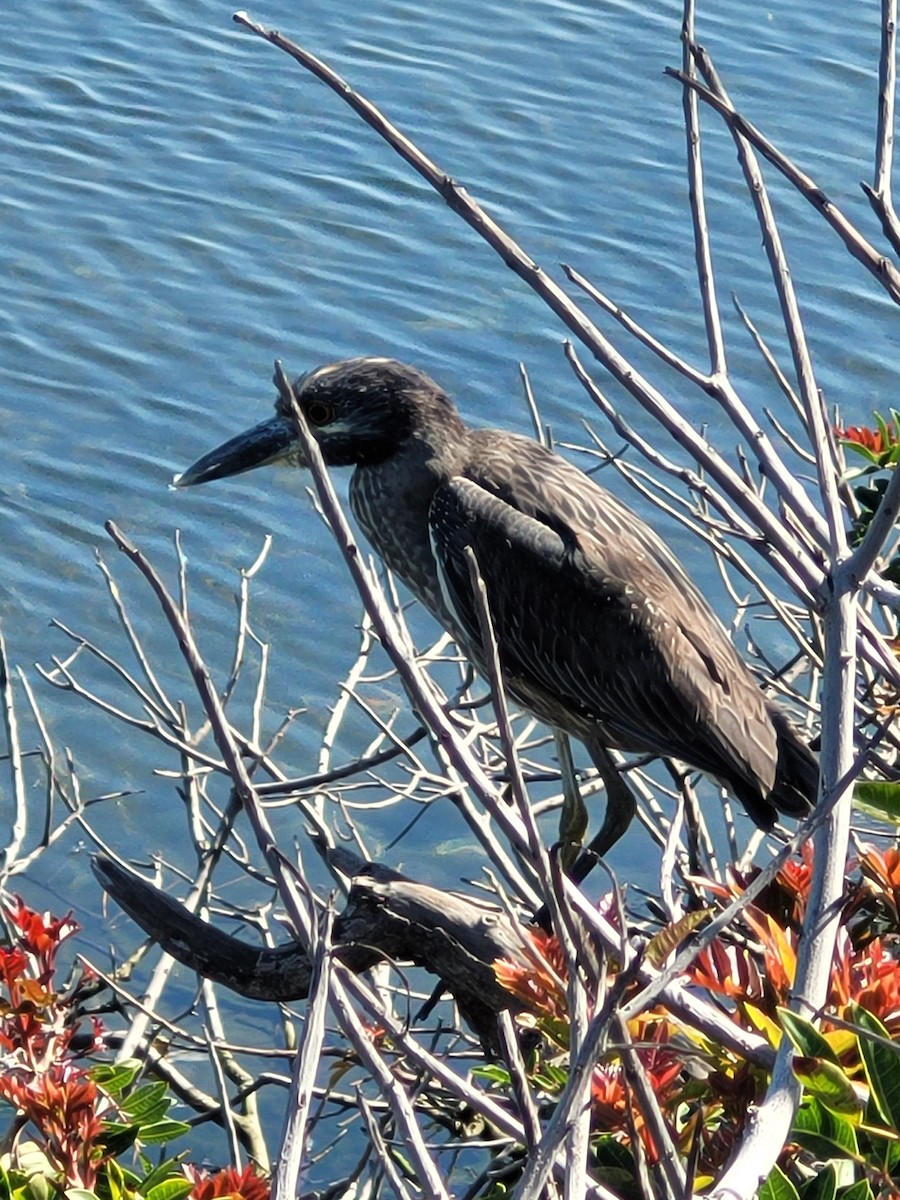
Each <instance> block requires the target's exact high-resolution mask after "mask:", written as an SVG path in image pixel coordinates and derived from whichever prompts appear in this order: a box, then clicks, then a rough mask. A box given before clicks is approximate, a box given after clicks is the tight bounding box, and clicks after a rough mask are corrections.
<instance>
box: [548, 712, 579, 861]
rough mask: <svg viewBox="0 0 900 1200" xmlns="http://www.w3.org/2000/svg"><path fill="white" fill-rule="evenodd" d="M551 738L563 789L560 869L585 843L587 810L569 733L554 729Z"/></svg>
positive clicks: (560, 825) (574, 858)
mask: <svg viewBox="0 0 900 1200" xmlns="http://www.w3.org/2000/svg"><path fill="white" fill-rule="evenodd" d="M553 740H554V742H555V743H556V757H557V759H558V761H559V771H560V780H561V783H562V793H563V804H562V811H561V812H560V814H559V847H560V859H561V862H562V868H563V870H564V871H569V870H570V868H571V867H573V866H574V864H575V861H576V858H577V856H578V854H579V852H580V851H581V847H582V846H583V845H584V835H585V834H586V833H587V827H588V811H587V805H586V804H585V802H584V800H583V799H582V796H581V791H580V790H579V787H578V780H577V779H576V778H575V764H574V762H573V761H572V747H571V744H570V743H569V736H568V734H566V733H563V731H562V730H561V729H554V730H553Z"/></svg>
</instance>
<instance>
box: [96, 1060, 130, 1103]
mask: <svg viewBox="0 0 900 1200" xmlns="http://www.w3.org/2000/svg"><path fill="white" fill-rule="evenodd" d="M140 1069H141V1064H140V1063H139V1062H138V1061H137V1060H136V1059H133V1058H130V1059H128V1061H127V1062H121V1063H114V1064H113V1063H99V1064H98V1065H97V1066H95V1067H91V1069H90V1071H89V1072H88V1074H89V1075H90V1077H91V1079H93V1081H94V1083H96V1084H97V1086H98V1087H102V1088H103V1090H104V1092H106V1093H107V1095H109V1096H112V1097H113V1098H114V1099H116V1100H117V1099H118V1098H119V1097H120V1096H121V1095H122V1093H123V1092H124V1091H125V1089H126V1088H130V1087H131V1085H132V1084H133V1083H134V1081H135V1078H136V1077H137V1073H138V1071H139V1070H140Z"/></svg>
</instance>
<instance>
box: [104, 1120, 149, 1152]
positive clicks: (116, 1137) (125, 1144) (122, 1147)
mask: <svg viewBox="0 0 900 1200" xmlns="http://www.w3.org/2000/svg"><path fill="white" fill-rule="evenodd" d="M140 1132H141V1127H140V1125H122V1124H120V1123H119V1122H118V1121H104V1122H103V1134H102V1136H101V1137H100V1144H101V1146H102V1147H103V1148H104V1150H106V1152H107V1153H108V1154H110V1155H111V1156H112V1157H113V1158H118V1157H119V1155H121V1154H124V1153H125V1152H126V1151H127V1150H130V1149H131V1147H132V1146H133V1145H134V1143H135V1139H136V1138H137V1136H138V1134H139V1133H140Z"/></svg>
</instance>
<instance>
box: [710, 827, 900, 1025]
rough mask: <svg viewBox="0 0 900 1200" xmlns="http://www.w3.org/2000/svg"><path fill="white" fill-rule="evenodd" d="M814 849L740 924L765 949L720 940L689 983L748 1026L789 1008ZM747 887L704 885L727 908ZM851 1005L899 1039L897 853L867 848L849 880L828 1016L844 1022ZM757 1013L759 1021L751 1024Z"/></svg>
mask: <svg viewBox="0 0 900 1200" xmlns="http://www.w3.org/2000/svg"><path fill="white" fill-rule="evenodd" d="M811 854H812V852H811V849H810V848H809V847H806V848H805V849H804V853H803V856H802V858H801V859H800V860H799V861H796V862H791V863H789V864H788V865H787V866H786V867H785V868H784V870H782V871H781V873H780V874H779V876H778V878H777V880H776V882H775V884H774V885H773V886H772V887H771V888H769V889H767V891H766V892H764V893H763V895H762V896H760V897H758V899H757V901H756V903H755V904H749V905H748V906H747V907H746V908H745V909H744V910H743V912H742V914H741V919H742V921H743V923H744V925H745V926H746V927H747V928H748V929H749V931H750V932H751V933H752V935H753V937H754V938H755V940H756V941H757V942H758V943H759V945H760V946H761V947H762V958H761V960H760V957H759V953H758V951H757V949H756V948H755V947H753V946H751V945H748V944H746V943H743V944H738V943H736V942H734V941H728V942H726V941H724V940H721V939H720V940H719V941H717V942H715V943H714V944H713V945H712V946H710V947H709V948H708V949H706V950H704V951H703V953H702V954H700V955H698V957H697V960H696V962H695V964H694V966H693V968H692V970H691V973H690V978H691V981H692V982H693V983H695V984H698V985H700V986H702V987H704V988H706V989H707V990H708V991H711V992H716V993H719V994H720V995H724V996H727V997H729V999H731V1000H732V1001H734V1002H735V1004H736V1005H737V1009H738V1012H739V1013H740V1014H742V1015H743V1016H744V1017H746V1018H747V1019H748V1023H749V1024H750V1025H751V1026H753V1025H758V1023H759V1022H758V1015H759V1014H760V1013H762V1014H764V1015H765V1016H766V1017H768V1018H769V1019H770V1020H771V1021H773V1022H774V1021H776V1020H777V1011H776V1010H777V1008H778V1006H779V1005H784V1004H787V1002H788V998H789V993H790V989H791V987H792V985H793V982H794V974H795V970H796V965H797V944H798V939H799V935H800V931H801V929H802V928H803V922H804V919H805V916H806V904H807V898H808V894H809V883H810V877H811V867H812V859H811ZM747 882H748V880H747V879H738V878H737V877H735V878H733V879H732V881H731V883H730V886H729V887H723V886H722V885H720V884H712V883H708V884H707V885H706V886H707V890H708V891H709V892H711V893H713V894H715V895H719V896H721V897H722V898H723V899H724V900H726V901H730V900H732V899H734V898H735V897H736V896H739V895H741V894H742V892H743V890H744V888H745V886H746V884H747ZM851 1002H854V1003H856V1004H859V1005H860V1006H861V1007H862V1008H865V1009H866V1010H867V1011H868V1012H870V1013H872V1015H873V1016H875V1017H877V1018H878V1019H879V1021H881V1022H882V1024H884V1025H885V1026H886V1027H887V1029H888V1030H889V1031H890V1032H891V1034H892V1035H900V851H898V850H896V849H893V848H892V849H888V850H885V851H881V850H877V849H876V848H875V847H871V846H870V847H867V848H866V849H865V850H864V851H863V852H862V853H861V854H860V857H859V859H858V860H857V861H856V863H855V864H853V868H852V871H851V872H850V873H849V874H848V881H847V893H846V897H845V900H844V907H843V913H842V923H841V930H840V933H839V936H838V939H837V945H836V948H835V958H834V964H833V967H832V974H831V986H830V990H829V997H828V1002H827V1005H826V1016H825V1021H824V1025H823V1028H824V1029H825V1030H826V1031H827V1030H828V1028H829V1025H828V1019H827V1015H828V1013H831V1014H833V1015H834V1016H835V1017H836V1018H838V1019H840V1020H842V1021H844V1020H848V1019H849V1017H850V1005H851ZM754 1013H756V1014H757V1015H756V1017H754V1015H753V1014H754Z"/></svg>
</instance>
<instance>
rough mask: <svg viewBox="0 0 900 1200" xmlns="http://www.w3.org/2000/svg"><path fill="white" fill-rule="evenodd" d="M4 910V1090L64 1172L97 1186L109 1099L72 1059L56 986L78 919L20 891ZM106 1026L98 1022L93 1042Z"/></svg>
mask: <svg viewBox="0 0 900 1200" xmlns="http://www.w3.org/2000/svg"><path fill="white" fill-rule="evenodd" d="M4 912H5V916H6V921H7V925H8V927H9V929H10V931H11V932H12V935H13V944H12V945H10V946H9V947H3V948H0V1052H2V1070H0V1096H2V1098H3V1099H5V1100H6V1101H7V1102H8V1103H9V1104H11V1105H13V1107H14V1108H16V1109H17V1110H18V1112H19V1113H20V1114H21V1117H22V1119H23V1122H25V1123H27V1124H28V1125H30V1126H31V1128H32V1129H33V1130H34V1131H35V1134H36V1135H37V1137H38V1138H39V1141H40V1145H41V1149H42V1150H43V1152H44V1153H45V1154H46V1156H47V1158H48V1160H49V1161H50V1162H51V1163H52V1164H53V1166H54V1168H55V1169H56V1170H57V1171H58V1172H59V1175H60V1178H61V1179H63V1180H65V1182H66V1184H67V1185H69V1186H74V1187H81V1188H87V1189H93V1188H94V1186H95V1184H96V1182H97V1173H98V1171H99V1168H100V1166H101V1164H102V1162H103V1159H104V1151H103V1148H102V1145H101V1144H100V1143H101V1140H102V1135H103V1123H102V1113H103V1110H104V1109H105V1108H106V1107H107V1106H108V1102H107V1100H106V1098H105V1097H104V1096H103V1095H102V1094H101V1093H100V1091H99V1089H98V1088H97V1086H96V1084H95V1083H94V1082H93V1080H92V1079H91V1078H90V1076H89V1075H88V1073H87V1070H86V1069H85V1068H84V1067H80V1066H78V1065H77V1064H76V1062H75V1055H74V1053H73V1051H72V1048H71V1043H72V1039H73V1037H74V1036H75V1034H76V1033H77V1032H78V1022H73V1021H72V1019H71V997H66V996H62V995H60V994H59V993H57V992H56V991H54V986H53V985H54V976H55V972H56V956H57V953H58V951H59V948H60V946H61V945H62V944H63V942H65V941H66V940H67V939H68V938H69V937H71V936H72V934H73V933H75V932H76V930H77V929H78V926H77V924H76V923H75V921H74V920H73V919H72V916H71V914H69V916H66V917H62V918H56V917H53V916H51V915H50V914H49V913H37V912H34V911H33V910H32V909H30V908H27V907H26V906H25V904H23V902H22V901H21V900H20V899H18V898H15V899H13V900H12V901H11V902H10V903H8V904H7V905H6V906H5V908H4ZM101 1033H102V1030H101V1028H100V1025H99V1023H98V1022H96V1021H94V1022H93V1039H92V1041H93V1044H94V1046H95V1047H96V1046H98V1045H99V1044H100V1037H101Z"/></svg>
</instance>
